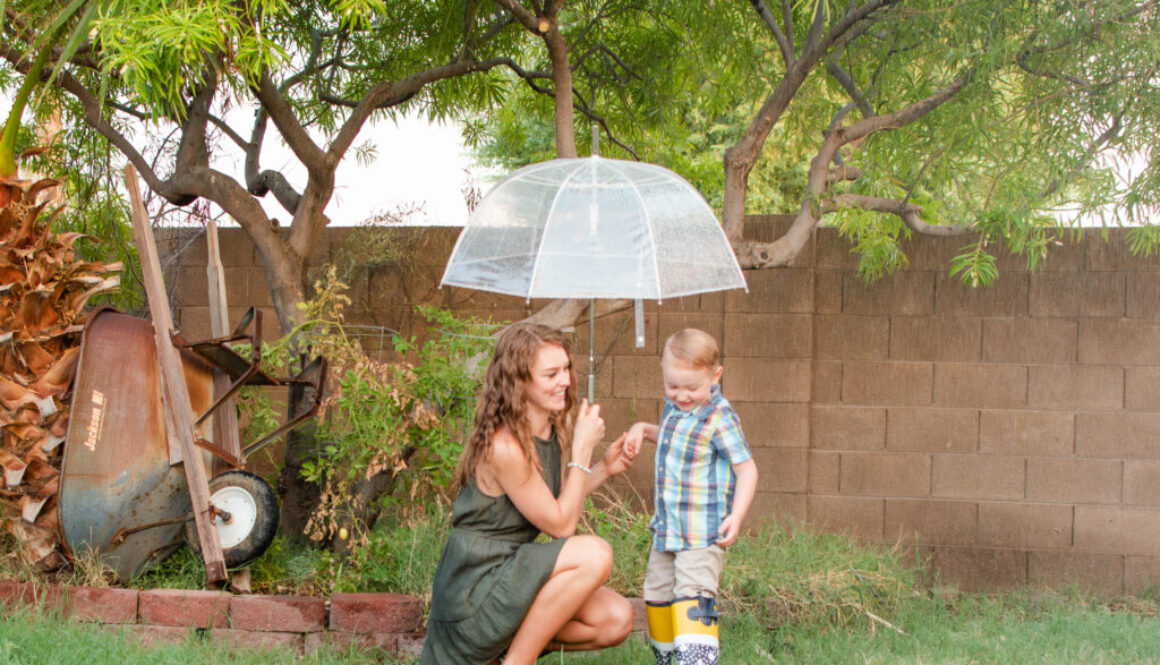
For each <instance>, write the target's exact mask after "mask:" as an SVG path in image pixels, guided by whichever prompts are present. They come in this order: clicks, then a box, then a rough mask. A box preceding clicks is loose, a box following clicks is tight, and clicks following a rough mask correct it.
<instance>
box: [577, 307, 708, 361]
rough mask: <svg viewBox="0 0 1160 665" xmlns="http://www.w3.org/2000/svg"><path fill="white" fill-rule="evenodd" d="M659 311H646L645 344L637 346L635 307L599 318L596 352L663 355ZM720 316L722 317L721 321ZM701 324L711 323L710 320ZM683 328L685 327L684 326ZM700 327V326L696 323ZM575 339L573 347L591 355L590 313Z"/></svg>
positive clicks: (597, 322) (626, 354)
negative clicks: (660, 343)
mask: <svg viewBox="0 0 1160 665" xmlns="http://www.w3.org/2000/svg"><path fill="white" fill-rule="evenodd" d="M597 309H599V306H597ZM658 315H659V314H658V313H657V312H650V311H646V312H645V315H644V346H642V347H640V348H637V346H636V324H635V319H634V318H633V317H634V314H633V310H632V307H631V306H630V307H629V308H628V309H627V310H625V311H621V312H617V313H614V314H609V315H606V316H602V317H599V318H597V319H596V321H595V324H596V355H597V356H598V357H605V356H610V355H618V356H620V355H625V356H632V355H641V356H659V355H660V349H659V347H658V346H657V334H658V328H659V324H658V322H657V317H658ZM719 320H720V318H719V317H718V321H719ZM699 323H702V324H704V323H708V321H707V320H705V321H699ZM681 327H682V328H683V327H685V326H681ZM692 327H699V326H696V325H694V326H692ZM575 329H576V333H575V342H574V343H573V344H574V345H573V350H574V351H579V352H581V353H582V354H583V355H587V354H588V315H587V314H585V315H584V316H583V317H582V318H581V320H579V321H577V322H576V325H575Z"/></svg>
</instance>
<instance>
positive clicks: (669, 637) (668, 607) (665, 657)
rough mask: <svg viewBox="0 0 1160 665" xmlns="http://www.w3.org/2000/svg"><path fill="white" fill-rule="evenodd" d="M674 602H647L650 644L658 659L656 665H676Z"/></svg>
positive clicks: (645, 606) (646, 612)
mask: <svg viewBox="0 0 1160 665" xmlns="http://www.w3.org/2000/svg"><path fill="white" fill-rule="evenodd" d="M672 605H673V604H672V602H671V601H670V602H667V603H651V602H648V601H645V604H644V608H645V617H646V618H647V619H648V644H649V646H651V647H652V650H653V655H654V656H656V658H657V663H656V665H676V663H677V656H676V654H675V653H673V608H672Z"/></svg>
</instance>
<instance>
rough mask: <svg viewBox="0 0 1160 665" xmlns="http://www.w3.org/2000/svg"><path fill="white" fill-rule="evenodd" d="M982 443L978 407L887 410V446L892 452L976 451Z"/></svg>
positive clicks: (900, 408)
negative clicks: (980, 441) (980, 442)
mask: <svg viewBox="0 0 1160 665" xmlns="http://www.w3.org/2000/svg"><path fill="white" fill-rule="evenodd" d="M978 446H979V412H978V411H976V410H975V409H935V408H909V407H899V408H896V409H888V410H887V411H886V449H887V450H891V451H900V452H901V451H913V452H919V451H925V452H940V453H947V452H955V453H966V452H974V451H975V450H977V449H978Z"/></svg>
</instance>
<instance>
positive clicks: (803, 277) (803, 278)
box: [725, 267, 813, 313]
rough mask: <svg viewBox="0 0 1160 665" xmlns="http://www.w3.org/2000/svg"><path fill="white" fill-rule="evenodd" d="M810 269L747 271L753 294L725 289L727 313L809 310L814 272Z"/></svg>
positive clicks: (750, 291)
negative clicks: (812, 273)
mask: <svg viewBox="0 0 1160 665" xmlns="http://www.w3.org/2000/svg"><path fill="white" fill-rule="evenodd" d="M810 273H811V271H810V270H809V269H806V268H796V267H795V268H774V269H763V270H747V271H746V272H745V281H746V283H747V284H748V286H749V293H748V294H746V293H745V292H744V291H737V290H734V291H727V292H725V311H726V312H798V313H805V312H809V311H810V310H811V308H812V304H813V292H812V291H811V289H812V283H811V279H812V275H811V274H810Z"/></svg>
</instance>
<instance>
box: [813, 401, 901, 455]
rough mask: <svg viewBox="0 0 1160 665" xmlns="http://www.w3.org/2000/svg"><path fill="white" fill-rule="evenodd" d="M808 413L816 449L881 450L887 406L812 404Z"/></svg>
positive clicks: (884, 445)
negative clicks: (810, 415) (810, 418)
mask: <svg viewBox="0 0 1160 665" xmlns="http://www.w3.org/2000/svg"><path fill="white" fill-rule="evenodd" d="M811 413H812V415H813V422H812V425H811V427H812V432H813V434H812V439H813V446H812V447H813V448H815V449H824V450H883V449H884V448H885V447H886V409H880V408H873V407H859V406H815V407H813V409H811Z"/></svg>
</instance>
